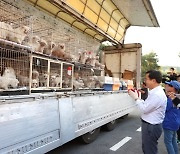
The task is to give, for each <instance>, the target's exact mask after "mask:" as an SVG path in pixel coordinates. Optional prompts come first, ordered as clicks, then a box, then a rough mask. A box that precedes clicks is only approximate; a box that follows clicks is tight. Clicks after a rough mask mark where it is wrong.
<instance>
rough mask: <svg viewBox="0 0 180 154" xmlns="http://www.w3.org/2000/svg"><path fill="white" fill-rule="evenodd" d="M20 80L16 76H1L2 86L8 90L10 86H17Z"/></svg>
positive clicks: (0, 86) (0, 82)
mask: <svg viewBox="0 0 180 154" xmlns="http://www.w3.org/2000/svg"><path fill="white" fill-rule="evenodd" d="M18 83H19V81H18V80H17V79H16V78H10V77H3V76H0V88H3V89H4V90H8V88H9V86H11V87H12V88H17V86H18Z"/></svg>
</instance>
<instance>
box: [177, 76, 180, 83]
mask: <svg viewBox="0 0 180 154" xmlns="http://www.w3.org/2000/svg"><path fill="white" fill-rule="evenodd" d="M177 81H178V82H179V83H180V75H178V76H177Z"/></svg>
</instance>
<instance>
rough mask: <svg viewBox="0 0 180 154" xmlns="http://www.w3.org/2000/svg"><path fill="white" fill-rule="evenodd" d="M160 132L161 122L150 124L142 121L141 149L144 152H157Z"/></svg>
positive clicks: (145, 153) (148, 153)
mask: <svg viewBox="0 0 180 154" xmlns="http://www.w3.org/2000/svg"><path fill="white" fill-rule="evenodd" d="M161 134H162V124H157V125H152V124H149V123H147V122H144V121H142V150H143V153H144V154H158V148H157V146H158V139H159V138H160V136H161Z"/></svg>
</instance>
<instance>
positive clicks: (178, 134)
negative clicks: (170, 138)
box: [177, 128, 180, 141]
mask: <svg viewBox="0 0 180 154" xmlns="http://www.w3.org/2000/svg"><path fill="white" fill-rule="evenodd" d="M177 139H178V140H179V141H180V128H179V130H178V131H177Z"/></svg>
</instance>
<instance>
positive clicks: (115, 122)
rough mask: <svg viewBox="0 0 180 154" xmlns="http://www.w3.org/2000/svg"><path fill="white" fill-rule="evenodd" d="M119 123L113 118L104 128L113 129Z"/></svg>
mask: <svg viewBox="0 0 180 154" xmlns="http://www.w3.org/2000/svg"><path fill="white" fill-rule="evenodd" d="M116 125H117V120H113V121H111V122H109V123H107V124H106V125H104V128H105V130H106V131H112V130H113V129H114V128H115V127H116Z"/></svg>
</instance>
